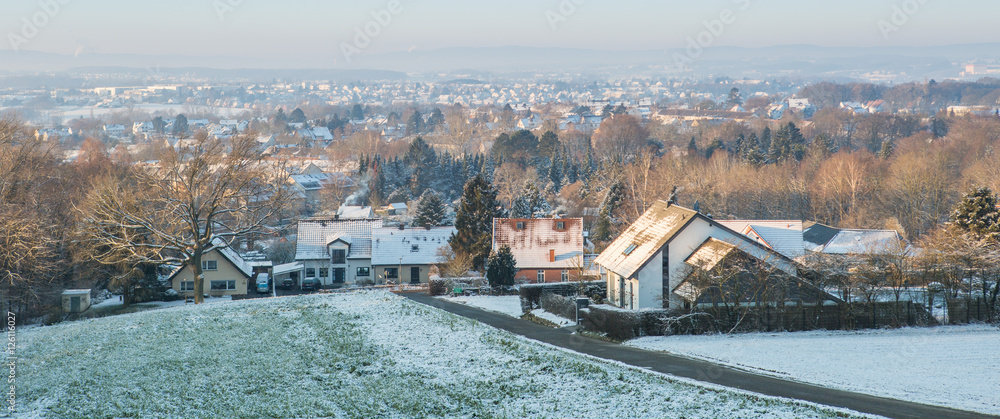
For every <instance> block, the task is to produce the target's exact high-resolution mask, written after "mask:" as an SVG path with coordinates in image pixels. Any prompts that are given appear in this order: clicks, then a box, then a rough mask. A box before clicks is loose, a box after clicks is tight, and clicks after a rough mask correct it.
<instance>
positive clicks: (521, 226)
mask: <svg viewBox="0 0 1000 419" xmlns="http://www.w3.org/2000/svg"><path fill="white" fill-rule="evenodd" d="M514 228H515V229H517V230H524V221H518V222H516V223H514Z"/></svg>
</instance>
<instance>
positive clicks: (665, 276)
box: [595, 201, 798, 310]
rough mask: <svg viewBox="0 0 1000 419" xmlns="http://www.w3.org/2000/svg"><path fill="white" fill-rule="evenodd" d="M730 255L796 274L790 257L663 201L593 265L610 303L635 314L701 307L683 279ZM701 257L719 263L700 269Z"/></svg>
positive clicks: (694, 291) (697, 292)
mask: <svg viewBox="0 0 1000 419" xmlns="http://www.w3.org/2000/svg"><path fill="white" fill-rule="evenodd" d="M709 255H715V256H712V257H709ZM730 255H740V257H749V258H752V259H753V260H756V261H757V262H758V263H759V264H760V266H766V267H767V269H768V270H770V271H773V272H781V273H782V274H784V275H787V276H789V277H796V276H798V266H797V264H796V263H795V262H794V261H793V260H792V259H790V258H789V257H787V256H785V255H782V254H781V253H779V252H777V251H775V250H774V249H772V248H771V247H768V246H767V245H765V244H763V243H760V242H758V241H757V240H754V239H751V238H750V237H748V236H746V235H743V234H740V233H739V232H737V231H734V230H732V229H730V228H728V227H726V226H725V225H723V224H721V223H719V222H718V221H716V220H713V219H711V218H708V217H707V216H705V215H703V214H701V213H699V212H698V211H694V210H691V209H687V208H683V207H680V206H677V205H671V204H670V203H668V202H664V201H659V202H656V203H654V204H653V205H652V206H651V207H650V208H649V209H648V210H647V211H646V212H645V213H644V214H643V215H642V216H640V217H639V218H638V219H637V220H636V221H635V222H634V223H632V225H631V226H629V228H628V229H626V230H625V231H624V232H623V233H622V234H621V235H620V236H619V237H618V238H617V239H615V240H614V241H613V242H612V243H611V244H610V245H609V246H608V247H607V249H605V250H604V252H601V254H600V256H598V257H597V259H596V261H595V263H596V264H597V265H599V266H600V267H601V268H603V269H604V271H606V274H605V280H606V281H607V283H608V303H609V304H611V305H614V306H617V307H621V308H626V309H633V310H640V309H647V308H652V309H663V308H679V307H684V306H690V305H692V304H699V303H700V301H699V299H700V298H701V295H702V294H703V293H704V291H705V290H704V289H701V290H699V289H696V288H692V287H698V286H701V285H700V284H695V283H691V282H688V283H687V285H685V281H686V280H687V279H688V278H689V276H690V275H691V274H692V273H693V272H696V270H697V269H702V270H705V271H709V272H710V271H712V269H713V268H714V267H715V265H719V263H718V262H720V261H723V260H725V259H726V258H727V257H728V256H730ZM701 259H706V260H713V259H717V260H716V262H717V263H714V264H711V265H710V266H709V265H706V266H702V265H700V264H701V263H702V262H701ZM706 268H708V269H706ZM703 288H704V287H703Z"/></svg>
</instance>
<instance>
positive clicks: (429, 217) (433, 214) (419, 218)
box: [413, 190, 445, 227]
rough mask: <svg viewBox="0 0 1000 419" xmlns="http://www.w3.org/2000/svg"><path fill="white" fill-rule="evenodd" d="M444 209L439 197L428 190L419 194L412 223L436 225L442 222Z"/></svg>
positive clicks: (415, 224)
mask: <svg viewBox="0 0 1000 419" xmlns="http://www.w3.org/2000/svg"><path fill="white" fill-rule="evenodd" d="M444 218H445V209H444V203H442V202H441V198H440V197H438V194H437V193H435V192H434V191H431V190H428V191H427V192H424V194H423V195H422V196H420V201H419V202H418V203H417V209H416V214H415V215H414V216H413V225H414V226H417V227H437V226H440V225H442V224H443V223H444Z"/></svg>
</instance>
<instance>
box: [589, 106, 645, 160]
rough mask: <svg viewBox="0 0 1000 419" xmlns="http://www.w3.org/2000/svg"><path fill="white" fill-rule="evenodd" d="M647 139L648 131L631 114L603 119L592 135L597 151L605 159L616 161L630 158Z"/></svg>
mask: <svg viewBox="0 0 1000 419" xmlns="http://www.w3.org/2000/svg"><path fill="white" fill-rule="evenodd" d="M648 140H649V132H648V131H646V128H645V127H643V126H642V123H641V122H640V121H639V119H638V118H636V117H634V116H631V115H615V116H613V117H611V118H608V119H605V120H604V122H603V123H601V127H600V128H598V129H597V132H595V133H594V136H593V142H594V148H595V149H596V150H597V152H598V153H599V154H600V155H601V156H602V157H604V158H605V159H607V160H611V161H618V162H627V161H629V160H631V159H632V158H633V157H635V156H636V154H638V153H639V151H640V150H641V149H642V147H643V146H645V145H646V143H647V142H648Z"/></svg>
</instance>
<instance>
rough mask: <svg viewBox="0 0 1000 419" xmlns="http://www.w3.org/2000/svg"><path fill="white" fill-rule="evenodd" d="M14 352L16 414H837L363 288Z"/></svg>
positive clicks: (187, 311)
mask: <svg viewBox="0 0 1000 419" xmlns="http://www.w3.org/2000/svg"><path fill="white" fill-rule="evenodd" d="M18 351H19V352H18V355H19V360H18V365H17V368H18V369H17V373H18V376H17V377H18V381H17V383H18V387H17V402H18V404H19V406H20V409H19V411H18V413H17V414H16V416H18V417H48V418H95V417H108V418H111V417H157V418H172V417H185V418H188V417H194V418H202V417H203V418H216V417H226V418H260V417H275V418H286V417H601V418H605V417H681V416H683V417H711V418H717V417H741V418H743V417H786V418H799V417H833V416H836V415H843V414H844V412H837V411H834V410H827V409H825V408H821V407H817V406H814V405H810V404H806V403H799V402H794V401H788V400H782V399H775V398H770V397H764V396H757V395H752V394H746V393H741V392H736V391H730V390H725V389H717V388H710V387H702V386H698V385H693V384H689V383H686V382H682V381H677V380H672V379H670V378H667V377H665V376H662V375H658V374H653V373H649V372H644V371H642V370H639V369H634V368H629V367H625V366H621V365H619V364H615V363H610V362H604V361H598V360H594V359H592V358H589V357H585V356H581V355H576V354H572V353H569V352H564V351H562V350H558V349H555V348H551V347H549V346H545V345H542V344H538V343H534V342H531V341H529V340H527V339H524V338H520V337H517V336H515V335H512V334H510V333H507V332H504V331H500V330H497V329H494V328H491V327H488V326H485V325H483V324H481V323H478V322H474V321H472V320H469V319H465V318H462V317H459V316H455V315H452V314H449V313H446V312H443V311H440V310H435V309H432V308H429V307H426V306H422V305H419V304H417V303H414V302H411V301H409V300H406V299H403V298H399V297H397V296H394V295H392V294H389V293H385V292H378V291H370V292H358V293H351V294H347V293H345V294H332V295H309V296H301V297H288V298H277V299H259V300H247V301H236V302H228V303H218V304H211V305H202V306H182V307H174V308H168V309H162V310H152V311H146V312H140V313H134V314H127V315H121V316H112V317H106V318H101V319H94V320H85V321H79V322H71V323H63V324H59V325H56V326H51V327H39V328H33V329H31V330H26V331H23V332H20V333H19V334H18ZM4 413H6V410H5V409H4ZM4 413H0V415H2V414H4Z"/></svg>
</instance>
